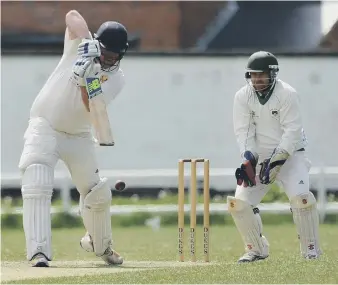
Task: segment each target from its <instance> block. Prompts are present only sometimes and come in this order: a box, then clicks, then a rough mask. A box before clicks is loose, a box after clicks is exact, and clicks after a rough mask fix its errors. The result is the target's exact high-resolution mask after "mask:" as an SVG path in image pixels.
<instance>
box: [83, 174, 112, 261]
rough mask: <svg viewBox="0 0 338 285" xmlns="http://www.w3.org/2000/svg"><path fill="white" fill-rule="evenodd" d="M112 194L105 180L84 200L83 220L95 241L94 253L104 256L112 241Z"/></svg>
mask: <svg viewBox="0 0 338 285" xmlns="http://www.w3.org/2000/svg"><path fill="white" fill-rule="evenodd" d="M111 200H112V194H111V190H110V188H109V186H108V185H107V179H106V178H103V179H101V180H100V182H99V183H98V184H97V185H96V186H94V187H93V188H92V190H91V191H90V192H89V193H88V194H87V196H86V197H85V198H84V201H83V203H84V207H83V209H82V219H83V223H84V226H85V227H86V230H87V231H88V233H89V235H90V237H91V238H92V241H93V246H94V252H95V254H96V255H97V256H101V255H103V253H104V252H105V250H106V249H107V248H108V247H109V246H110V244H111V240H112V233H111V216H110V204H111Z"/></svg>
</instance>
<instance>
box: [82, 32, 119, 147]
mask: <svg viewBox="0 0 338 285" xmlns="http://www.w3.org/2000/svg"><path fill="white" fill-rule="evenodd" d="M90 39H93V37H92V36H91V33H90ZM85 82H86V90H87V94H88V101H89V102H88V103H89V114H90V118H91V122H92V125H93V127H94V130H95V133H96V134H95V136H96V139H97V141H98V143H99V144H100V146H113V145H114V144H115V143H114V139H113V134H112V130H111V126H110V122H109V117H108V112H107V106H106V103H105V101H104V99H103V92H102V88H101V82H100V78H99V77H98V76H93V77H87V78H85Z"/></svg>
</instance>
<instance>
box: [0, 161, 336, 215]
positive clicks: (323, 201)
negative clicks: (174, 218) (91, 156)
mask: <svg viewBox="0 0 338 285" xmlns="http://www.w3.org/2000/svg"><path fill="white" fill-rule="evenodd" d="M187 170H188V169H187ZM234 171H235V170H234V169H232V168H211V169H210V186H211V187H215V188H219V189H233V187H234V182H235V180H234ZM100 173H101V176H104V177H107V178H108V183H109V185H110V186H111V188H114V185H115V182H116V180H117V179H122V180H124V181H125V182H126V184H127V187H128V186H129V187H135V186H142V187H144V186H160V187H163V188H166V187H177V174H178V170H177V169H142V170H141V169H139V170H101V171H100ZM185 173H186V174H185V176H186V178H187V176H189V175H190V172H189V171H186V172H185ZM197 177H198V178H202V177H203V169H198V170H197ZM20 184H21V178H20V176H19V175H18V174H17V173H16V174H3V175H2V177H1V187H2V188H10V187H20ZM310 185H311V188H312V189H316V190H317V191H318V199H317V200H318V209H319V214H320V218H321V221H323V219H324V218H325V215H326V214H328V213H338V203H337V202H328V201H327V189H328V188H332V189H337V188H338V167H312V168H311V170H310ZM74 187H75V186H74V185H73V182H72V181H71V178H70V175H69V174H68V173H67V172H65V171H56V172H55V186H54V188H56V189H60V190H61V198H62V205H63V209H62V210H63V211H67V212H72V213H75V212H76V211H77V209H78V207H72V206H71V197H70V190H71V189H72V188H74ZM200 206H201V205H199V206H198V211H202V208H199V207H200ZM259 208H260V210H261V211H262V212H271V213H281V212H283V213H284V212H289V208H290V206H289V204H288V203H268V204H267V203H266V204H261V205H259ZM188 210H189V205H186V211H188ZM53 211H56V210H55V209H54V210H53ZM174 211H177V206H176V205H157V206H154V205H135V206H134V205H125V206H112V207H111V212H112V214H129V213H132V212H174ZM210 211H211V212H226V207H224V205H223V204H217V203H212V204H211V205H210ZM16 212H21V209H17V210H16Z"/></svg>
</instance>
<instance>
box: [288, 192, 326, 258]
mask: <svg viewBox="0 0 338 285" xmlns="http://www.w3.org/2000/svg"><path fill="white" fill-rule="evenodd" d="M290 204H291V211H292V215H293V220H294V223H295V225H296V228H297V232H298V238H299V241H300V251H301V254H302V256H303V257H305V258H307V259H316V258H318V257H319V256H320V255H321V254H322V251H321V249H320V246H319V218H318V210H317V205H316V198H315V197H314V196H313V194H312V193H311V192H310V191H309V192H308V193H306V194H302V195H297V196H294V197H292V198H291V199H290Z"/></svg>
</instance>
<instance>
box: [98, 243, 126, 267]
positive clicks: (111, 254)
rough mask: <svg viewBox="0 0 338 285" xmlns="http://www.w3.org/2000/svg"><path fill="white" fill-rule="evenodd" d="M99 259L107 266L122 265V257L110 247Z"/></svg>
mask: <svg viewBox="0 0 338 285" xmlns="http://www.w3.org/2000/svg"><path fill="white" fill-rule="evenodd" d="M100 257H101V258H102V259H103V261H104V262H105V263H106V264H107V265H121V264H122V263H123V257H122V256H121V255H120V254H119V253H118V252H117V251H115V250H113V249H111V248H110V247H108V248H107V249H106V251H105V252H104V254H103V255H102V256H100Z"/></svg>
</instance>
